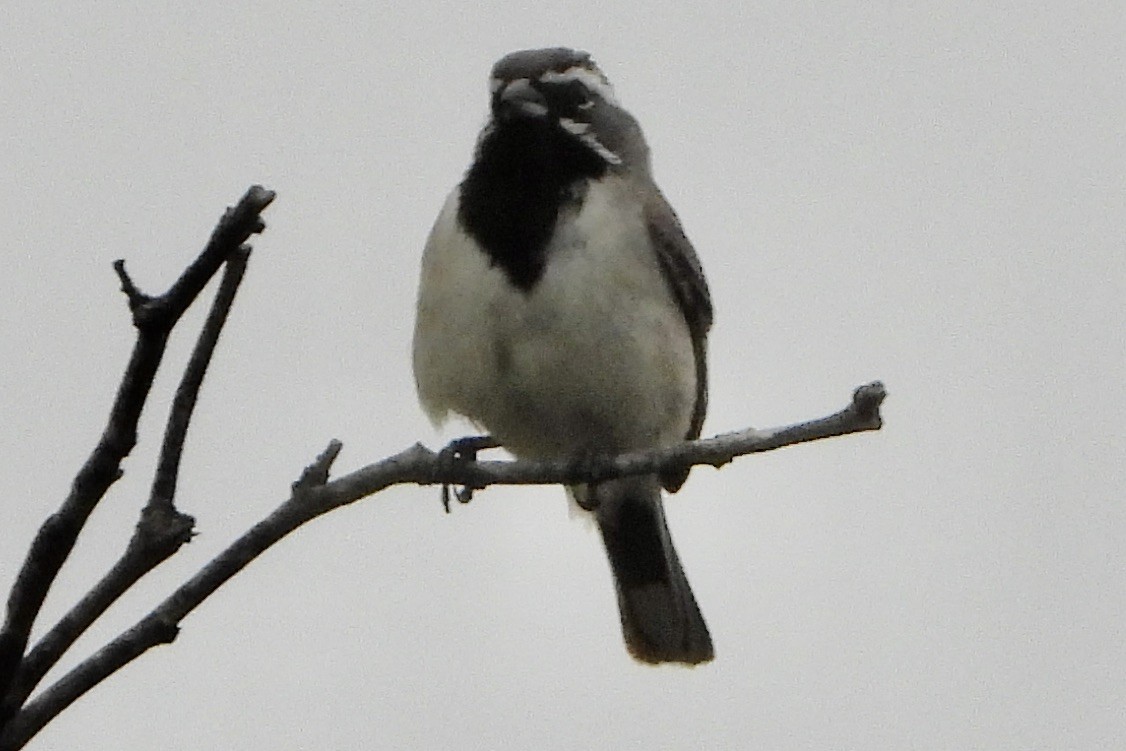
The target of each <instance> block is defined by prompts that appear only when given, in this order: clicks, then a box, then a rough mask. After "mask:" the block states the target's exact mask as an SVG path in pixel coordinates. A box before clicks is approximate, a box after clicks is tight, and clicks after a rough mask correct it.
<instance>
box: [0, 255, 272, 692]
mask: <svg viewBox="0 0 1126 751" xmlns="http://www.w3.org/2000/svg"><path fill="white" fill-rule="evenodd" d="M249 256H250V248H249V247H247V246H242V247H240V248H238V249H237V250H236V251H235V252H234V253H232V255H231V256H230V259H229V260H228V261H227V263H226V264H225V265H224V267H223V278H222V280H221V281H220V283H219V290H218V291H217V292H216V294H215V299H214V300H213V301H212V303H211V310H210V312H209V313H208V316H207V320H206V322H205V323H204V325H203V328H202V329H201V331H200V334H199V337H198V339H197V341H196V345H195V348H194V350H193V352H192V355H191V358H190V359H189V360H188V364H187V366H186V367H185V370H184V375H183V378H182V379H181V381H180V386H179V388H177V390H176V396H175V398H174V400H173V402H172V407H171V409H170V410H169V416H168V423H167V428H166V432H165V437H164V445H163V447H162V449H161V455H160V459H159V461H158V464H157V467H158V468H157V471H156V475H155V479H154V481H153V487H152V492H151V494H150V496H149V501H148V504H147V505H146V506H145V508H144V509H143V510H142V512H141V518H140V520H139V521H138V523H137V526H136V528H135V530H134V532H133V537H132V539H130V541H129V544H128V545H127V546H126V549H125V552H124V553H123V554H122V556H121V558H119V559H118V561H117V562H116V563H115V564H114V565H113V566H112V567H111V568H110V570H109V571H107V572H106V574H105V575H104V576H103V577H102V578H101V580H100V581H98V583H97V584H95V585H94V586H93V587H92V588H91V589H90V591H89V592H87V593H86V595H85V596H83V597H82V599H81V600H79V602H78V603H77V604H75V606H74V607H73V608H71V610H70V611H69V612H68V613H67V614H66V615H64V616H63V617H62V618H60V619H59V621H58V623H56V624H55V625H54V626H53V627H52V628H51V629H50V631H48V632H47V633H46V634H45V635H44V636H43V638H42V639H40V640H39V643H38V644H36V645H35V647H34V648H33V649H32V650H31V651H30V652H29V653H28V654H27V656H26V657H25V658H24V660H23V664H22V665H21V666H20V669H19V672H18V673H17V675H16V679H15V682H14V683H13V684H12V686H11V689H10V690H9V692H8V697H7V699H6V704H9V705H10V706H12V707H14V708H18V707H19V706H20V705H22V704H23V703H24V701H26V700H27V697H28V696H29V695H30V694H31V692H32V691H34V690H35V687H36V686H37V685H38V684H39V681H41V680H42V679H43V676H44V675H46V673H47V671H48V670H50V669H51V668H52V667H53V666H54V665H55V663H57V662H58V661H59V658H60V657H62V655H63V654H64V653H65V652H66V650H68V649H70V647H71V645H72V644H74V642H75V640H77V639H78V637H79V636H81V635H82V634H83V633H84V632H85V631H86V629H87V628H89V627H90V625H91V624H92V623H93V622H94V621H95V620H97V619H98V618H100V617H101V615H102V613H104V612H105V611H106V609H107V608H109V606H110V605H112V604H113V603H114V602H116V601H117V599H118V598H119V597H121V595H122V594H124V593H125V592H126V591H127V590H128V589H129V588H130V587H132V586H133V585H134V584H136V583H137V582H138V581H139V580H140V579H141V578H142V577H143V576H145V575H146V574H148V573H149V572H150V571H152V570H153V569H155V568H156V567H157V566H159V565H160V564H161V563H163V562H164V561H166V560H167V559H168V558H170V557H172V555H173V554H174V553H176V551H178V550H179V549H180V547H181V546H182V545H183V544H184V543H186V542H188V541H189V540H190V539H191V535H192V529H193V528H194V526H195V520H194V519H193V518H192V517H191V516H189V515H187V514H184V513H182V512H180V511H178V510H177V509H176V508H175V506H174V505H173V498H174V496H175V492H176V476H177V473H178V471H179V466H180V459H181V455H182V452H183V446H184V437H185V435H186V434H187V429H188V424H189V423H190V421H191V414H192V410H193V408H194V407H195V403H196V399H197V396H198V394H199V388H200V385H201V384H202V382H203V377H204V375H205V374H206V372H207V366H208V364H209V363H210V361H211V356H212V354H213V353H214V351H215V345H216V343H217V342H218V340H219V334H220V333H221V332H222V329H223V324H224V323H225V322H226V320H227V316H228V314H229V313H230V310H231V306H232V305H233V303H234V298H235V293H236V292H237V291H238V287H239V284H240V283H241V281H242V278H243V275H244V273H245V271H246V263H247V260H248V258H249ZM137 294H140V293H137Z"/></svg>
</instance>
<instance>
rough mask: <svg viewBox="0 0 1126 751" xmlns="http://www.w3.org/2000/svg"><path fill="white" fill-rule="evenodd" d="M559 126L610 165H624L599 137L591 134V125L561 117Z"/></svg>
mask: <svg viewBox="0 0 1126 751" xmlns="http://www.w3.org/2000/svg"><path fill="white" fill-rule="evenodd" d="M559 124H560V125H562V126H563V129H564V130H566V131H567V132H568V133H570V134H571V135H573V136H576V137H577V138H578V139H579V140H580V141H582V142H583V143H585V144H586V145H587V146H589V147H590V149H591V150H592V151H593V152H594V153H595V154H598V156H600V157H602V158H603V159H605V160H606V161H607V162H609V163H610V164H621V163H622V158H621V157H620V156H618V155H617V154H615V153H614V152H613V151H610V149H608V148H606V147H605V146H604V145H603V144H602V142H601V141H599V140H598V136H596V135H594V134H593V133H591V132H590V123H580V122H577V121H575V120H572V119H571V118H569V117H561V118H559Z"/></svg>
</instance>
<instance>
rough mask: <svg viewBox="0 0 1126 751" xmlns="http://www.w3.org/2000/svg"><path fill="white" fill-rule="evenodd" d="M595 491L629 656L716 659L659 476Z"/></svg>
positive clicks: (694, 661) (605, 485)
mask: <svg viewBox="0 0 1126 751" xmlns="http://www.w3.org/2000/svg"><path fill="white" fill-rule="evenodd" d="M591 491H592V492H591V495H592V496H593V498H592V500H594V501H595V502H596V503H597V504H598V505H597V509H596V510H595V514H596V518H597V520H598V528H599V530H600V531H601V532H602V541H603V543H604V544H605V545H606V553H607V555H608V556H609V557H610V568H611V569H613V572H614V584H615V586H616V587H617V590H618V609H619V610H620V611H621V616H622V635H623V636H624V637H625V641H626V647H627V648H628V649H629V651H630V654H632V655H633V656H634V657H635V658H637V659H638V660H641V661H643V662H649V663H660V662H682V663H686V664H689V665H696V664H699V663H701V662H708V661H709V660H711V659H712V657H714V652H713V649H712V638H711V635H710V634H709V633H708V627H707V625H706V624H705V623H704V617H703V616H702V615H701V614H700V608H699V606H697V605H696V598H695V597H693V596H692V589H691V587H689V586H688V579H687V578H685V576H684V571H683V570H682V569H681V567H680V559H678V558H677V555H676V550H675V548H673V544H672V538H671V537H670V536H669V529H668V526H667V525H666V524H665V513H664V509H663V508H662V506H661V488H660V485H659V484H658V482H657V478H656V477H654V476H650V477H630V478H624V479H622V480H613V481H610V482H606V483H602V484H600V485H598V486H595V487H593V488H591Z"/></svg>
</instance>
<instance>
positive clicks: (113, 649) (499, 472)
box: [0, 382, 886, 751]
mask: <svg viewBox="0 0 1126 751" xmlns="http://www.w3.org/2000/svg"><path fill="white" fill-rule="evenodd" d="M885 396H886V391H885V390H884V387H883V384H881V383H879V382H875V383H870V384H867V385H865V386H861V387H859V388H858V389H856V391H855V392H854V393H853V397H852V402H851V403H850V404H849V405H848V406H847V407H845V408H844V409H842V410H841V411H839V412H837V413H835V414H832V415H829V416H828V417H823V418H820V419H817V420H810V421H808V422H802V423H797V424H795V425H788V426H784V427H780V428H774V429H770V430H753V429H750V430H743V431H739V432H735V433H726V434H723V435H719V436H715V437H713V438H708V439H702V440H698V441H689V442H685V443H681V444H679V445H677V446H672V447H670V448H667V449H662V450H659V451H650V452H633V453H629V454H622V455H619V456H616V457H609V458H606V459H605V460H603V461H600V462H590V461H587V460H584V461H565V460H564V461H545V462H531V461H489V462H477V461H457V462H450V461H449V460H448V457H444V456H442V455H441V454H439V453H435V452H433V451H431V450H429V449H427V448H426V447H424V446H422V445H421V444H415V445H414V446H411V447H410V448H408V449H406V450H404V451H402V452H400V453H398V454H396V455H394V456H391V457H388V458H386V459H383V460H381V461H379V462H376V463H375V464H370V465H368V466H366V467H363V468H362V469H359V470H356V471H355V472H352V473H351V474H348V475H345V476H343V477H340V478H338V479H336V480H332V481H330V482H325V481H324V478H327V473H328V470H329V468H330V466H331V464H332V462H333V461H334V460H335V458H336V456H337V454H338V453H339V451H340V444H339V442H337V441H333V442H332V443H330V444H329V446H328V448H327V449H326V450H325V451H324V452H323V453H322V454H321V455H320V456H319V457H318V458H317V460H316V461H314V462H313V464H312V465H311V466H310V467H308V468H306V469H305V471H304V472H303V473H302V476H301V478H300V479H299V480H298V481H296V482H295V483H294V484H293V493H292V495H291V496H290V497H289V499H288V500H286V501H285V502H284V503H282V504H281V505H280V506H279V507H278V508H277V509H276V510H275V511H274V512H273V513H271V514H270V515H269V516H268V517H266V518H265V519H263V520H262V521H261V522H259V523H258V524H256V525H254V527H252V528H251V529H250V530H249V531H248V532H246V533H245V534H244V535H243V536H242V537H240V538H239V539H237V540H235V542H233V543H232V544H231V545H230V546H229V547H228V548H227V549H226V550H224V551H223V552H222V553H220V554H219V555H218V556H217V557H216V558H214V559H213V560H212V561H211V562H210V563H208V564H207V565H206V566H204V568H203V569H201V570H200V571H199V572H198V573H197V574H196V575H195V576H194V577H192V578H191V579H190V580H189V581H188V582H186V583H185V584H184V585H183V586H181V587H180V588H179V589H178V590H176V591H175V592H174V593H173V594H172V595H171V596H170V597H168V598H167V599H166V600H164V602H162V603H161V604H160V605H158V606H157V607H156V609H154V610H153V611H152V612H151V613H149V614H148V615H147V616H145V617H144V618H143V619H141V620H140V621H139V622H138V623H137V624H136V625H135V626H133V628H131V629H129V630H128V631H126V632H125V633H123V634H121V635H120V636H118V637H117V638H116V639H114V640H113V641H111V642H110V643H109V644H107V645H106V646H105V647H103V648H102V649H101V650H99V651H98V652H97V653H96V654H94V655H93V656H91V657H90V658H89V659H87V660H86V661H84V662H83V663H82V664H80V665H79V666H77V667H76V668H74V669H73V670H72V671H71V672H70V673H68V674H67V675H66V676H64V677H63V678H61V679H60V680H59V681H58V683H56V684H55V685H53V686H51V687H50V688H49V689H47V690H46V691H44V692H43V694H41V695H40V696H39V697H37V698H36V699H35V700H33V701H31V702H29V703H28V704H27V705H26V706H25V707H24V708H23V709H22V710H21V711H20V713H19V714H18V715H16V717H15V718H13V720H12V721H11V723H10V724H9V726H8V728H7V729H6V730H5V731H4V733H3V734H0V751H13V750H14V749H18V748H20V747H21V746H22V745H23V744H24V743H26V742H27V740H29V739H30V738H31V737H32V736H34V735H35V734H36V733H37V732H38V731H39V730H40V729H41V728H42V727H43V726H44V725H46V724H47V723H48V722H49V721H50V720H51V719H52V718H53V717H55V716H56V715H57V714H58V713H59V712H61V711H63V710H64V709H65V708H66V707H68V706H69V705H70V704H71V703H72V702H73V701H75V700H76V699H77V698H78V697H79V696H81V695H82V694H83V693H85V692H86V691H88V690H89V689H90V688H92V687H94V686H96V685H97V684H98V683H100V682H101V681H103V680H105V678H107V677H108V676H110V675H111V674H113V672H114V671H116V670H118V669H120V668H121V667H123V666H124V665H126V664H128V663H129V662H131V661H132V660H133V659H135V658H136V657H138V656H140V655H141V654H143V653H144V652H145V651H147V650H148V649H150V648H152V647H154V646H156V645H158V644H167V643H169V642H171V641H172V640H173V639H174V638H175V635H176V630H177V628H178V624H179V623H180V621H181V620H182V619H183V618H184V617H185V616H186V615H187V614H188V613H190V612H191V611H192V610H194V609H195V608H196V607H198V606H199V604H200V603H202V602H203V601H204V600H205V599H207V597H209V596H210V595H211V594H212V593H213V592H215V591H216V590H217V589H218V588H219V587H221V586H222V585H223V584H224V583H225V582H227V581H228V580H229V579H230V578H231V577H233V576H234V575H235V574H237V573H238V572H239V571H240V570H242V569H243V568H244V567H245V566H246V565H247V564H248V563H250V561H252V560H254V559H255V558H256V557H258V555H260V554H261V553H262V552H263V551H265V550H266V549H268V548H269V547H270V546H272V545H274V544H275V543H276V542H278V541H279V540H281V539H282V538H283V537H285V536H286V535H287V534H289V533H290V532H292V531H293V530H295V529H297V528H298V527H299V526H301V525H302V524H304V523H306V522H308V521H310V520H311V519H314V518H316V517H318V516H320V515H322V514H325V513H327V512H329V511H332V510H333V509H337V508H340V507H342V506H346V505H348V504H350V503H353V502H355V501H357V500H359V499H361V498H364V497H367V496H370V495H373V494H375V493H378V492H379V491H381V490H384V489H385V488H387V487H390V486H391V485H398V484H403V483H413V484H419V485H430V484H452V485H464V486H468V487H474V488H484V487H487V486H489V485H544V484H574V483H582V482H599V481H603V480H607V479H611V478H613V477H623V476H627V475H636V474H651V473H656V472H660V471H663V470H670V469H674V468H684V467H689V466H695V465H701V464H709V465H712V466H714V467H720V466H722V465H724V464H727V463H729V462H730V461H732V460H733V459H734V458H735V457H738V456H744V455H747V454H754V453H759V452H763V451H771V450H773V449H778V448H782V447H784V446H792V445H795V444H798V443H805V442H808V441H815V440H819V439H823V438H831V437H833V436H840V435H847V434H850V433H859V432H864V431H870V430H879V429H880V427H881V425H882V420H881V417H880V411H879V410H880V405H881V403H882V402H883V400H884V398H885Z"/></svg>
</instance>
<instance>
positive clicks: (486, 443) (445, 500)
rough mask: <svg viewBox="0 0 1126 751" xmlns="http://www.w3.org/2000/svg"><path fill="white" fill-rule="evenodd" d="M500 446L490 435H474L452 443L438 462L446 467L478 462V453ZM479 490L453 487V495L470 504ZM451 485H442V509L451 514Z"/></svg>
mask: <svg viewBox="0 0 1126 751" xmlns="http://www.w3.org/2000/svg"><path fill="white" fill-rule="evenodd" d="M498 446H500V444H499V443H498V442H497V441H496V439H495V438H493V437H492V436H488V435H472V436H466V437H464V438H456V439H454V440H452V441H450V442H449V443H448V444H447V445H446V447H445V448H443V449H442V450H441V451H439V452H438V460H439V461H440V462H441V463H442V464H443V465H444V466H446V467H453V466H454V465H455V464H459V463H462V462H475V461H477V453H478V452H479V451H485V450H486V449H492V448H497V447H498ZM474 490H479V488H474V487H473V485H463V486H460V487H457V486H453V487H452V494H453V497H454V498H456V499H457V502H458V503H469V502H470V501H471V500H473V491H474ZM450 495H451V484H450V483H448V482H444V483H442V508H443V509H445V510H446V513H447V514H448V513H450Z"/></svg>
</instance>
